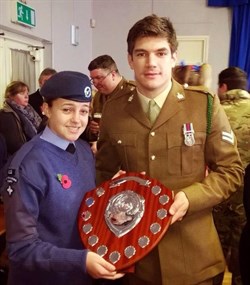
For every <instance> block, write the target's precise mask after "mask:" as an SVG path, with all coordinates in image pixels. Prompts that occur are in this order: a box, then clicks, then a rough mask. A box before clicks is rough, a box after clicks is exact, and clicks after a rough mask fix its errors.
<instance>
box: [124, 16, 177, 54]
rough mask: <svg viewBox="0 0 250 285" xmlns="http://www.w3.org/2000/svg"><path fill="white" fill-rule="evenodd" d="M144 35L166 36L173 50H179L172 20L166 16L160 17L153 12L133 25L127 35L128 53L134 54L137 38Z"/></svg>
mask: <svg viewBox="0 0 250 285" xmlns="http://www.w3.org/2000/svg"><path fill="white" fill-rule="evenodd" d="M144 37H158V38H159V37H162V38H166V39H167V41H168V42H169V44H170V49H171V52H172V53H174V52H176V50H177V47H178V41H177V37H176V32H175V29H174V27H173V24H172V22H171V21H170V20H169V19H168V18H166V17H158V16H157V15H155V14H152V15H151V16H147V17H145V18H143V19H141V20H139V21H138V22H136V23H135V24H134V25H133V27H132V28H131V29H130V30H129V33H128V37H127V44H128V53H129V54H130V55H132V54H133V50H134V47H135V42H136V40H137V39H138V38H144Z"/></svg>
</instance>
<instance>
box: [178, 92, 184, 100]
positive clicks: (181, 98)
mask: <svg viewBox="0 0 250 285" xmlns="http://www.w3.org/2000/svg"><path fill="white" fill-rule="evenodd" d="M176 98H177V99H178V100H179V101H181V100H184V99H185V96H184V95H183V94H182V93H179V92H178V93H177V94H176Z"/></svg>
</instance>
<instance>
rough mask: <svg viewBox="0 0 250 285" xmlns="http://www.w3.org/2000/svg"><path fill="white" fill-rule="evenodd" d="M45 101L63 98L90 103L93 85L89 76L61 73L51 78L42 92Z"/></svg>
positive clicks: (75, 72)
mask: <svg viewBox="0 0 250 285" xmlns="http://www.w3.org/2000/svg"><path fill="white" fill-rule="evenodd" d="M40 93H41V95H42V96H43V97H44V99H45V101H49V100H54V99H57V98H63V99H67V100H72V101H78V102H90V101H91V98H92V92H91V83H90V80H89V78H88V76H87V75H85V74H83V73H81V72H77V71H61V72H58V73H56V74H54V75H53V76H51V77H50V78H49V79H48V80H47V81H46V82H45V83H44V85H43V86H42V88H41V90H40Z"/></svg>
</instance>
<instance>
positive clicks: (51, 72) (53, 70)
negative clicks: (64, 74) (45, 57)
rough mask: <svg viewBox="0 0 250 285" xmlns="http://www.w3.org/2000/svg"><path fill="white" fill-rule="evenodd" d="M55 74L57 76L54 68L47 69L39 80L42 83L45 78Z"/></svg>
mask: <svg viewBox="0 0 250 285" xmlns="http://www.w3.org/2000/svg"><path fill="white" fill-rule="evenodd" d="M54 74H56V70H55V69H53V68H50V67H47V68H45V69H44V70H43V71H42V72H41V73H40V76H39V78H38V80H39V81H40V80H41V78H42V77H43V76H48V75H54Z"/></svg>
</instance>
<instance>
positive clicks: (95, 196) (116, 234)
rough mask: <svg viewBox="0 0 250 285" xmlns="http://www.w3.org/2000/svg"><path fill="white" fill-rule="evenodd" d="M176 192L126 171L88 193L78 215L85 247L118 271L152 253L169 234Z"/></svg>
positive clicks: (145, 177) (155, 181) (143, 176)
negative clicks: (171, 208)
mask: <svg viewBox="0 0 250 285" xmlns="http://www.w3.org/2000/svg"><path fill="white" fill-rule="evenodd" d="M172 203H173V192H172V191H171V190H169V189H168V188H166V187H165V186H164V185H162V184H161V183H159V182H158V181H157V180H156V179H152V178H149V177H147V176H146V175H142V174H139V173H126V174H125V175H121V176H119V177H118V178H115V179H113V180H109V181H106V182H104V183H102V184H101V185H100V186H98V187H97V188H95V189H93V190H92V191H90V192H88V193H86V194H85V196H84V199H83V201H82V203H81V207H80V210H79V215H78V227H79V232H80V237H81V240H82V242H83V244H84V246H85V247H86V248H88V249H90V250H92V251H94V252H96V253H98V254H99V255H101V256H102V257H103V258H104V259H106V260H107V261H109V262H111V263H113V264H114V265H115V266H116V269H117V270H126V268H128V267H130V266H131V265H133V264H134V263H135V262H137V261H138V260H140V259H141V258H143V257H144V256H145V255H146V254H147V253H149V252H150V251H151V250H152V249H153V248H154V247H155V246H156V245H157V244H158V242H159V241H160V240H161V238H162V237H163V235H164V234H165V233H166V231H167V229H168V227H169V224H170V221H171V216H170V215H169V214H168V210H169V208H170V206H171V204H172Z"/></svg>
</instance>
